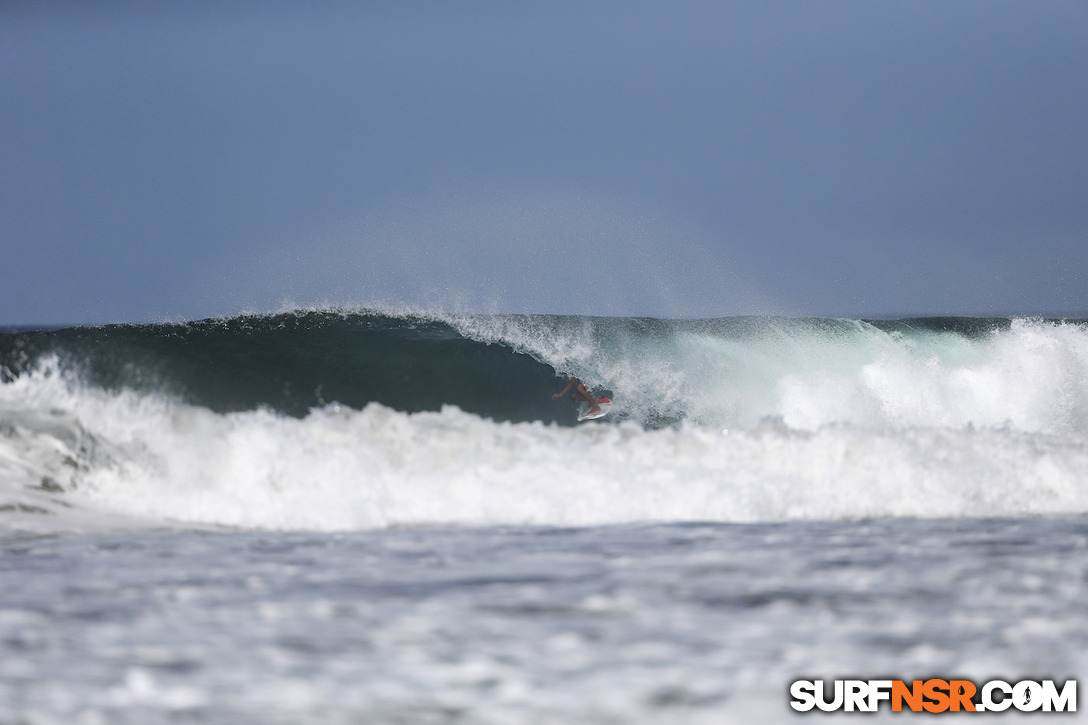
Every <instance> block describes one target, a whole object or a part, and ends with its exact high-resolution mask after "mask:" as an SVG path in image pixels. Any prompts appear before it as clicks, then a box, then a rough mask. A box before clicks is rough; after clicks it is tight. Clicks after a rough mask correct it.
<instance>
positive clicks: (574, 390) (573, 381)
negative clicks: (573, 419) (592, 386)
mask: <svg viewBox="0 0 1088 725" xmlns="http://www.w3.org/2000/svg"><path fill="white" fill-rule="evenodd" d="M559 374H560V375H566V376H567V377H569V378H570V380H568V381H567V387H565V388H563V389H562V390H561V391H559V392H558V393H556V394H555V395H553V396H552V400H559V399H560V398H562V397H563V396H564V395H566V394H567V393H570V399H571V400H573V401H574V402H576V403H577V402H579V401H582V400H584V401H586V402H587V403H589V415H594V414H595V413H599V412H601V404H600V403H599V402H597V399H596V398H595V397H593V393H591V392H589V391H588V390H586V386H585V385H583V384H582V381H581V380H579V379H578V378H576V377H574V376H573V375H571V374H570V373H559Z"/></svg>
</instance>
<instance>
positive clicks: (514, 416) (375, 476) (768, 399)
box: [0, 311, 1088, 532]
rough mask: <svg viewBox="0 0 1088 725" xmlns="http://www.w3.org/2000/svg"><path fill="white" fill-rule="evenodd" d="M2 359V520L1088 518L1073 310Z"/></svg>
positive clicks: (515, 324) (424, 335)
mask: <svg viewBox="0 0 1088 725" xmlns="http://www.w3.org/2000/svg"><path fill="white" fill-rule="evenodd" d="M0 370H2V372H0V375H2V378H0V531H4V530H7V531H9V532H10V531H27V530H34V531H50V530H59V529H63V528H65V527H76V528H78V527H81V526H89V525H93V524H94V522H96V521H97V522H99V523H101V522H102V521H105V520H106V519H107V518H109V517H111V516H121V517H123V520H124V521H128V522H131V521H134V520H143V521H151V522H153V523H155V524H157V525H161V524H162V523H163V522H167V521H180V522H185V523H186V524H194V523H195V524H217V525H229V526H241V527H253V528H268V527H272V528H307V529H357V528H373V527H382V526H391V525H414V524H436V523H438V524H444V523H454V524H471V525H502V524H524V523H531V524H544V525H572V524H576V525H589V524H602V523H619V522H629V521H645V520H652V521H662V520H664V521H683V520H711V521H764V520H783V519H795V518H800V519H842V518H847V519H849V518H858V517H872V516H953V517H956V516H1021V515H1037V514H1053V513H1085V512H1088V485H1086V484H1085V483H1084V482H1085V481H1088V476H1086V474H1088V325H1086V324H1085V323H1084V322H1078V321H1071V322H1070V321H1067V322H1059V321H1044V320H1023V319H977V318H940V319H923V320H894V321H875V322H864V321H858V320H826V319H807V320H797V319H781V318H730V319H720V320H685V321H676V320H659V319H651V318H593V317H554V316H531V315H528V316H527V315H491V316H454V315H430V316H423V315H398V314H390V313H375V312H367V311H359V312H338V311H325V312H315V311H304V312H295V313H285V314H278V315H254V316H243V317H237V318H231V319H225V320H207V321H202V322H194V323H186V324H157V325H118V326H105V327H96V328H70V329H59V330H45V331H11V332H8V333H7V334H0ZM560 370H564V371H570V372H572V373H574V374H576V375H578V376H579V377H581V378H582V379H583V380H585V381H586V382H587V384H589V385H590V386H591V387H594V388H595V389H596V390H597V391H598V392H601V393H608V394H610V395H611V397H612V398H613V400H614V405H613V409H612V413H611V414H610V415H609V416H607V417H606V418H604V419H601V420H600V421H595V422H593V423H588V424H582V425H575V424H574V405H573V403H572V402H571V401H569V400H566V399H563V400H558V401H556V400H553V399H552V398H551V394H552V393H554V392H557V391H558V390H559V389H560V388H562V386H563V383H564V381H563V379H561V378H560V377H558V376H557V371H560ZM110 525H114V524H110Z"/></svg>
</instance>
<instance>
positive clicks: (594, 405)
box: [577, 383, 601, 413]
mask: <svg viewBox="0 0 1088 725" xmlns="http://www.w3.org/2000/svg"><path fill="white" fill-rule="evenodd" d="M577 390H578V394H579V395H581V396H582V398H583V399H585V401H586V402H587V403H589V412H590V413H597V412H600V410H601V404H600V403H598V402H597V399H596V398H594V397H593V394H592V393H590V392H589V391H588V390H586V386H585V385H582V384H581V383H579V384H578V388H577Z"/></svg>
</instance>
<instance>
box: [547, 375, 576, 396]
mask: <svg viewBox="0 0 1088 725" xmlns="http://www.w3.org/2000/svg"><path fill="white" fill-rule="evenodd" d="M576 380H577V378H571V379H570V380H569V381H567V387H565V388H563V389H562V390H561V391H559V392H558V393H556V394H555V395H553V396H552V400H559V399H560V398H562V397H563V396H564V395H566V394H567V393H569V392H570V391H571V388H573V387H574V382H575V381H576Z"/></svg>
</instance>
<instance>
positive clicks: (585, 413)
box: [578, 398, 612, 423]
mask: <svg viewBox="0 0 1088 725" xmlns="http://www.w3.org/2000/svg"><path fill="white" fill-rule="evenodd" d="M597 404H598V405H600V406H601V409H600V410H598V411H597V412H596V413H590V412H589V403H587V402H585V401H583V402H581V403H579V404H578V422H579V423H581V422H582V421H583V420H596V419H597V418H603V417H604V416H605V415H607V414H608V411H609V410H611V408H612V401H611V400H610V399H608V398H601V399H599V400H598V401H597Z"/></svg>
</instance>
